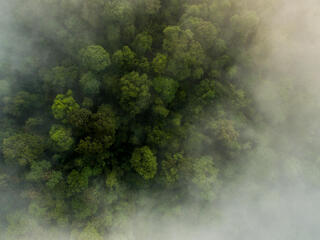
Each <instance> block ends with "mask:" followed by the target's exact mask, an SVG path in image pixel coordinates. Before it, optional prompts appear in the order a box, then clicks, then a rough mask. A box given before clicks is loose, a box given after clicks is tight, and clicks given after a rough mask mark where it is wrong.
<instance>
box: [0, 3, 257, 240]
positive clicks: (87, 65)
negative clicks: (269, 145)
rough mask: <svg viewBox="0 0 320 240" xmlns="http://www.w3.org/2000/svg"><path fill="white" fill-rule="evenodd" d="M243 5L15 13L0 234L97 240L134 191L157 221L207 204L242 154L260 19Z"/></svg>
mask: <svg viewBox="0 0 320 240" xmlns="http://www.w3.org/2000/svg"><path fill="white" fill-rule="evenodd" d="M245 3H246V1H238V0H209V1H208V0H134V1H132V0H90V1H86V0H77V1H69V0H68V1H66V0H50V1H49V0H45V1H37V0H26V1H24V4H20V3H17V5H16V6H15V7H14V8H13V9H14V16H15V27H16V28H17V30H18V31H19V33H21V34H22V35H23V36H24V38H25V42H26V45H28V46H30V49H32V52H30V51H29V50H25V51H23V52H22V53H21V54H22V56H21V59H20V61H19V62H17V61H10V59H13V60H14V59H15V58H14V57H13V56H11V55H10V54H11V52H10V51H9V50H10V49H9V50H8V56H7V61H4V62H2V63H1V68H0V79H1V81H0V105H1V107H0V116H1V118H0V127H1V129H2V131H1V133H0V143H1V158H0V190H1V194H2V193H4V195H6V196H11V197H10V198H8V199H6V198H4V199H3V200H2V201H3V202H1V203H0V206H1V208H2V207H3V206H6V207H3V208H2V209H1V210H0V221H1V225H2V226H4V227H3V228H4V229H5V230H3V232H5V234H4V236H7V238H8V239H9V238H15V239H23V237H26V236H28V229H29V230H30V229H35V228H36V227H34V228H24V227H23V225H24V224H26V222H28V221H31V220H30V219H32V218H34V219H41V223H42V224H44V225H47V224H50V225H51V226H57V227H58V228H60V229H63V228H66V229H70V226H71V229H72V234H73V235H74V236H75V238H76V239H77V240H82V239H83V240H84V239H86V240H88V239H101V236H103V235H105V234H108V232H109V231H110V229H112V228H115V227H121V226H122V225H123V224H125V222H126V220H127V219H128V218H129V217H130V215H131V214H134V209H136V208H138V207H143V204H144V203H143V202H141V201H139V198H140V196H141V195H144V194H146V193H147V194H148V196H150V197H151V198H154V199H157V200H158V201H155V202H156V203H155V211H156V209H158V210H157V211H159V213H160V214H166V212H167V211H170V209H172V208H174V207H177V206H179V205H182V204H183V203H184V202H186V201H189V200H190V199H191V200H192V199H193V200H197V201H200V202H202V203H203V204H205V203H208V202H211V201H214V200H215V199H216V198H217V197H218V196H219V189H220V188H221V186H222V184H223V180H224V178H227V177H228V176H229V175H228V174H225V171H224V168H225V166H226V165H229V164H230V162H233V161H237V157H238V156H239V155H240V154H243V153H244V152H246V151H248V150H250V149H251V148H252V145H253V141H252V136H250V134H248V133H247V132H246V131H244V130H245V129H246V125H247V124H248V123H249V122H250V121H252V119H251V117H252V116H253V111H254V110H253V109H252V106H251V105H250V97H248V94H247V91H246V88H247V86H248V81H247V79H245V77H244V76H247V72H248V71H250V68H251V67H252V61H251V58H250V55H249V54H248V49H249V48H250V44H251V42H252V41H253V39H254V36H255V33H256V30H257V27H258V25H259V18H258V16H257V14H256V13H255V12H254V11H252V10H250V9H249V8H248V7H247V5H246V4H245ZM13 4H15V1H13ZM250 124H251V123H250ZM10 199H11V200H10ZM12 199H15V200H14V203H12ZM17 205H18V207H17ZM30 216H31V217H30ZM28 224H31V225H32V224H33V223H32V222H29V223H28ZM32 226H33V225H32ZM0 231H1V229H0ZM1 232H2V231H1ZM1 235H2V234H1ZM0 238H1V237H0Z"/></svg>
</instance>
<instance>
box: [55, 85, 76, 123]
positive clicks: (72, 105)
mask: <svg viewBox="0 0 320 240" xmlns="http://www.w3.org/2000/svg"><path fill="white" fill-rule="evenodd" d="M79 108H80V106H79V104H78V103H77V102H76V101H75V100H74V98H73V97H72V91H71V90H69V91H68V92H67V94H58V95H57V96H56V98H55V100H54V102H53V105H52V107H51V109H52V113H53V116H54V117H55V119H57V120H62V121H63V122H67V118H68V115H69V114H70V113H71V112H73V111H74V110H77V109H79Z"/></svg>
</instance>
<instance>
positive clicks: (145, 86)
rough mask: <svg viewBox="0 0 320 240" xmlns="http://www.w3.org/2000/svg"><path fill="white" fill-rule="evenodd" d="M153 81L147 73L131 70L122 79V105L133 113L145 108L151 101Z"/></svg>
mask: <svg viewBox="0 0 320 240" xmlns="http://www.w3.org/2000/svg"><path fill="white" fill-rule="evenodd" d="M150 86H151V82H150V80H149V79H148V76H147V75H146V74H142V75H139V73H137V72H131V73H128V74H126V75H124V76H123V77H122V78H121V79H120V93H121V94H120V104H121V107H122V108H123V109H124V110H125V111H128V112H129V113H130V114H132V115H136V114H138V113H140V112H142V111H143V110H145V109H146V108H147V107H148V105H149V103H150V98H151V94H150Z"/></svg>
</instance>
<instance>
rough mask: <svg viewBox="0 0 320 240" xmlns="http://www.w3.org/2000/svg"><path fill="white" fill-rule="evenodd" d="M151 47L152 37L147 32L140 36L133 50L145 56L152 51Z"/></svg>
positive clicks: (135, 41) (134, 43) (136, 39)
mask: <svg viewBox="0 0 320 240" xmlns="http://www.w3.org/2000/svg"><path fill="white" fill-rule="evenodd" d="M151 46H152V36H150V35H149V34H148V33H146V32H143V33H140V34H138V35H137V36H136V38H135V40H134V42H133V49H134V50H135V51H136V53H138V54H139V55H144V54H145V53H146V52H148V51H151Z"/></svg>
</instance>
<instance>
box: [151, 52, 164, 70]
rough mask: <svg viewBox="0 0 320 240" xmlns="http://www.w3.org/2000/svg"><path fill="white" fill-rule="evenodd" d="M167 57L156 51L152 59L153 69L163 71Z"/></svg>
mask: <svg viewBox="0 0 320 240" xmlns="http://www.w3.org/2000/svg"><path fill="white" fill-rule="evenodd" d="M167 62H168V58H167V56H166V55H164V54H161V53H157V55H156V56H155V57H154V58H153V60H152V67H153V71H154V72H155V73H158V74H162V73H164V71H165V70H166V67H167Z"/></svg>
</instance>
